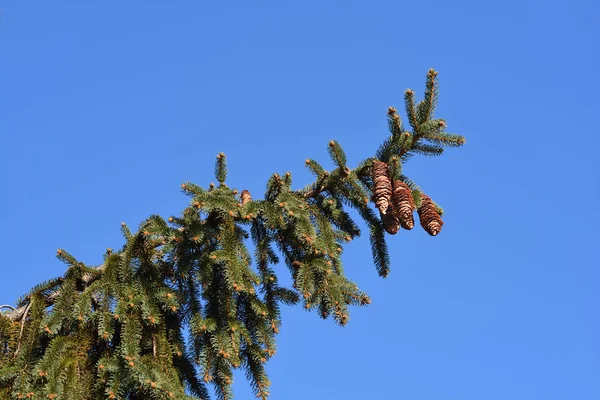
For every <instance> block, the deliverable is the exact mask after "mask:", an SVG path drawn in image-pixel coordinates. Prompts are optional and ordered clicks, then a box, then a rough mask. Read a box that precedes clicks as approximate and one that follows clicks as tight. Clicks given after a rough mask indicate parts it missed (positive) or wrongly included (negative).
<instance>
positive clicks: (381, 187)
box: [371, 160, 392, 215]
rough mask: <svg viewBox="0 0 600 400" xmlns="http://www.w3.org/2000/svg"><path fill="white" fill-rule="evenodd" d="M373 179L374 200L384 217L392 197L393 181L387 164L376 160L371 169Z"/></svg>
mask: <svg viewBox="0 0 600 400" xmlns="http://www.w3.org/2000/svg"><path fill="white" fill-rule="evenodd" d="M371 175H372V178H373V199H374V201H375V205H376V206H377V208H378V209H379V212H380V213H381V214H382V215H385V214H386V213H387V210H388V206H389V204H390V198H391V197H392V181H391V179H390V172H389V170H388V166H387V164H386V163H384V162H381V161H378V160H375V161H373V166H372V167H371Z"/></svg>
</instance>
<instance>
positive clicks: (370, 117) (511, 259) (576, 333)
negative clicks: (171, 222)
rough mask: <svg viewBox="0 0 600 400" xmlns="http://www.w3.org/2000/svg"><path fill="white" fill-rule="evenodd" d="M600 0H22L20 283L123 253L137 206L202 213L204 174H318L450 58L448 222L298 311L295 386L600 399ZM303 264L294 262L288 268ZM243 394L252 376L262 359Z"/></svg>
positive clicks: (9, 109)
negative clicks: (191, 207)
mask: <svg viewBox="0 0 600 400" xmlns="http://www.w3.org/2000/svg"><path fill="white" fill-rule="evenodd" d="M599 13H600V8H599V6H597V5H595V4H594V3H593V2H592V1H589V2H580V1H574V2H567V1H562V2H558V1H495V2H484V1H427V2H424V1H413V2H394V1H385V2H384V1H344V2H333V1H294V2H292V1H228V2H200V1H183V0H180V1H157V0H154V1H134V0H127V1H85V2H82V1H59V0H53V1H22V0H21V1H16V0H2V1H0V90H1V93H2V94H1V96H0V138H1V142H0V187H1V188H2V189H1V193H2V196H0V210H1V214H0V226H1V231H0V251H1V252H2V261H1V262H0V268H1V274H0V303H10V302H13V301H14V300H15V299H16V298H17V297H18V296H19V295H21V294H23V293H24V292H25V291H26V290H28V289H29V288H30V287H31V286H33V285H34V284H35V283H37V282H39V281H41V280H43V279H47V278H51V277H54V276H57V275H60V274H62V273H63V272H64V266H63V265H62V264H61V263H60V262H59V261H58V260H56V259H55V258H54V254H55V251H56V249H57V248H58V247H62V248H65V249H67V250H68V251H70V252H71V253H72V254H74V255H75V256H76V257H78V258H79V259H81V260H82V261H85V262H88V263H92V264H93V263H99V262H100V261H101V255H102V253H103V251H104V249H106V248H107V247H113V248H116V247H119V246H120V245H121V244H122V240H121V237H120V233H119V226H120V223H121V221H125V222H127V223H128V224H130V225H132V226H134V227H135V226H137V224H138V223H139V222H141V221H142V220H143V219H144V218H145V217H146V216H148V215H149V214H152V213H158V214H161V215H163V216H168V215H170V214H172V213H177V212H179V211H180V210H181V209H182V208H183V207H184V206H185V205H186V204H187V201H188V200H187V198H185V197H184V196H183V195H181V194H180V193H179V184H180V183H181V182H183V181H186V180H191V181H194V182H196V183H198V184H202V185H207V184H208V183H209V182H210V181H212V180H214V178H213V172H212V171H213V161H214V156H215V155H216V154H217V153H218V152H220V151H224V152H226V153H227V155H228V156H229V167H230V168H229V170H230V174H229V184H230V186H234V187H237V188H239V189H245V188H247V189H249V190H250V191H251V192H252V193H253V194H255V195H257V194H258V193H262V192H263V191H264V185H265V183H266V179H267V177H268V176H269V174H271V173H273V172H285V171H288V170H289V171H291V172H292V173H293V174H294V179H295V184H296V187H300V186H303V185H304V184H306V183H308V182H309V179H310V178H309V176H308V174H307V173H306V172H305V171H304V168H303V161H304V159H305V158H307V157H312V158H315V159H317V160H323V161H326V160H327V151H326V146H327V142H328V141H329V140H331V139H337V140H339V141H340V142H341V143H342V145H344V147H345V149H346V152H347V154H348V157H349V159H350V161H351V162H352V164H353V165H355V164H356V163H357V162H358V161H360V160H361V159H363V158H365V157H367V156H370V155H372V154H373V153H374V151H375V148H376V146H377V145H378V144H379V143H380V141H381V140H383V138H384V137H385V136H386V135H387V131H386V120H385V111H386V109H387V107H388V106H390V105H395V106H397V107H398V108H399V109H400V108H402V106H403V101H402V95H403V92H404V90H405V89H406V88H408V87H410V88H413V89H415V90H416V91H417V93H419V94H420V93H421V92H422V90H423V83H424V80H425V73H426V72H427V69H428V68H430V67H434V68H436V69H438V70H439V71H440V74H439V77H440V82H441V97H440V103H439V108H438V116H440V117H443V118H445V119H446V120H447V122H448V126H449V130H450V131H455V132H458V133H462V134H464V135H465V136H466V137H467V145H466V146H465V147H464V148H462V149H456V150H452V149H451V150H450V151H448V152H447V155H446V156H444V157H441V158H437V159H416V160H413V161H411V162H410V163H409V164H407V165H406V167H405V172H406V173H407V175H409V176H411V177H412V178H414V180H416V181H417V182H418V183H419V184H420V185H421V186H422V187H423V188H424V190H425V191H426V192H427V193H429V194H430V195H431V196H432V197H433V198H434V199H435V200H436V201H438V202H439V203H440V204H441V205H442V206H443V207H444V208H445V210H446V216H445V222H446V224H445V225H444V229H443V231H442V233H441V234H440V236H439V237H436V238H431V237H429V236H427V235H426V234H425V233H424V232H423V231H422V230H421V229H420V228H419V229H415V230H414V231H412V232H409V233H407V232H401V233H400V234H398V235H397V236H395V237H391V238H390V241H389V244H390V248H391V257H392V272H391V275H390V277H389V278H388V279H381V278H379V277H378V276H377V274H376V271H375V269H374V268H373V266H372V263H371V260H370V251H369V247H368V240H367V238H363V239H361V240H359V241H357V242H355V243H353V244H352V245H351V246H350V247H349V249H348V250H347V251H346V253H345V260H346V271H347V273H348V274H349V275H350V276H351V278H352V279H354V280H355V281H357V282H358V283H359V284H360V286H361V287H362V288H364V289H365V290H366V291H367V292H368V293H370V295H371V296H372V299H373V303H372V304H371V305H370V306H369V307H368V308H361V309H354V312H353V313H352V315H351V320H350V323H349V326H347V327H346V328H339V327H337V326H335V325H334V324H333V323H332V322H331V321H322V320H320V319H318V318H317V316H316V315H315V314H309V313H307V312H304V310H301V309H300V307H298V308H287V309H286V310H285V312H284V315H283V323H284V326H283V330H282V332H281V334H280V335H279V342H278V343H279V352H278V354H277V355H276V356H275V358H274V359H273V360H272V361H271V362H270V363H269V366H268V369H269V371H270V375H271V378H272V381H273V386H272V399H274V400H280V399H286V400H296V399H308V398H310V399H346V400H362V399H371V398H372V399H407V400H408V399H410V400H446V399H448V400H450V399H456V400H482V399H485V400H496V399H497V400H505V399H523V400H535V399H540V400H553V399H556V400H564V399H576V400H588V399H589V400H592V399H594V400H596V399H600V344H599V338H600V319H599V315H598V309H599V305H600V291H599V290H598V287H599V283H600V263H599V262H598V259H597V250H598V247H597V246H598V239H599V235H598V225H599V223H600V218H599V213H600V212H599V207H598V204H599V200H600V199H599V192H600V190H599V178H598V172H599V163H598V148H599V146H600V139H599V135H600V133H599V129H598V125H597V124H596V122H595V118H598V116H599V115H598V112H599V109H600V107H599V105H600V104H599V101H598V91H599V89H600V85H599V78H598V70H599V67H600V62H599V60H600V52H599V47H598V39H599V38H600V30H599V28H598V25H597V16H598V14H599ZM279 270H281V271H282V272H283V273H285V271H286V269H285V267H283V266H282V267H281V268H279ZM235 386H236V394H237V398H239V399H246V398H249V396H250V391H249V388H248V385H247V384H246V382H245V380H244V379H243V376H242V375H239V376H238V377H237V380H236V384H235Z"/></svg>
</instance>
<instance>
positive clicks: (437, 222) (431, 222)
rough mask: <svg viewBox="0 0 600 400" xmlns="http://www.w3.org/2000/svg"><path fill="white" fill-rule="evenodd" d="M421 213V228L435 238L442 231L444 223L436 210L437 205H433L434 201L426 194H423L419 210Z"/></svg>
mask: <svg viewBox="0 0 600 400" xmlns="http://www.w3.org/2000/svg"><path fill="white" fill-rule="evenodd" d="M418 212H419V220H420V221H421V226H422V227H423V229H425V231H426V232H427V233H429V234H430V235H431V236H435V235H437V234H438V233H440V231H441V230H442V225H444V222H443V221H442V218H441V217H440V214H438V212H437V210H436V209H435V205H434V204H433V200H431V199H430V198H429V196H427V195H426V194H424V193H421V208H419V209H418Z"/></svg>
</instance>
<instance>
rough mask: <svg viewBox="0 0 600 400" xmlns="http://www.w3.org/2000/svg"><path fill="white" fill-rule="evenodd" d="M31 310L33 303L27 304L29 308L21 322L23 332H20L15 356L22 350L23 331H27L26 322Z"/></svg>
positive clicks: (26, 309)
mask: <svg viewBox="0 0 600 400" xmlns="http://www.w3.org/2000/svg"><path fill="white" fill-rule="evenodd" d="M30 309H31V301H30V302H29V304H27V308H25V313H24V314H23V319H22V320H21V332H19V343H18V344H17V350H15V356H17V355H18V354H19V350H21V340H22V339H23V331H24V330H25V321H26V320H27V314H28V313H29V310H30Z"/></svg>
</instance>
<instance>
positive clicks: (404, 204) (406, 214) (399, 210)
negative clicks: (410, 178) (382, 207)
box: [392, 180, 415, 230]
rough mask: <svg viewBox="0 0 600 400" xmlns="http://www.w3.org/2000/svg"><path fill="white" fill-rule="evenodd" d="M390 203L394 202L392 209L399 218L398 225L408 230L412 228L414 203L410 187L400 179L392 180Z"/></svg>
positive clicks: (413, 224)
mask: <svg viewBox="0 0 600 400" xmlns="http://www.w3.org/2000/svg"><path fill="white" fill-rule="evenodd" d="M392 203H393V204H394V210H395V211H396V214H398V218H399V219H400V225H402V227H403V228H404V229H408V230H411V229H412V228H414V226H415V220H414V218H413V210H414V209H415V203H414V201H413V197H412V192H411V190H410V188H409V187H408V185H407V184H406V183H404V182H402V181H401V180H397V181H395V182H394V193H393V194H392Z"/></svg>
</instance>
